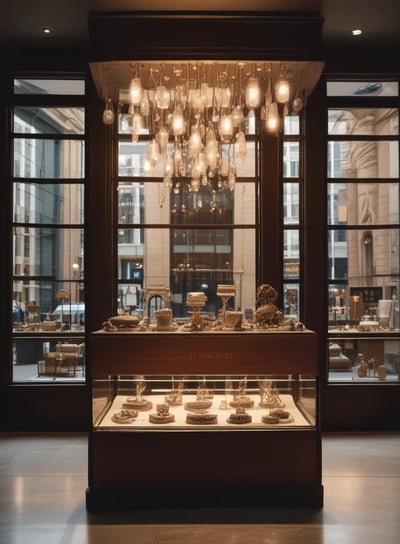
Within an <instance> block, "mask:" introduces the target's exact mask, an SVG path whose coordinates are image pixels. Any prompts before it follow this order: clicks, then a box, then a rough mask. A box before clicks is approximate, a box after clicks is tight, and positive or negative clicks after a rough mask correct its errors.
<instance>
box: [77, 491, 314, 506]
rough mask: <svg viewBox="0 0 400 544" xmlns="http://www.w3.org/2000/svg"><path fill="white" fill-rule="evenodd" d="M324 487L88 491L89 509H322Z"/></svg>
mask: <svg viewBox="0 0 400 544" xmlns="http://www.w3.org/2000/svg"><path fill="white" fill-rule="evenodd" d="M323 495H324V494H323V486H322V485H319V486H296V487H292V486H268V487H266V486H261V487H260V488H256V487H254V486H251V487H250V486H249V487H236V486H232V487H224V488H223V489H215V488H213V486H212V485H210V486H209V487H207V488H204V489H199V488H174V489H166V490H165V489H160V488H154V489H151V488H146V489H140V488H138V489H94V488H90V487H89V488H87V490H86V509H87V510H88V511H89V512H90V511H98V510H144V509H158V508H170V509H177V508H185V509H188V508H205V509H208V508H263V507H266V508H268V507H269V508H321V507H322V506H323Z"/></svg>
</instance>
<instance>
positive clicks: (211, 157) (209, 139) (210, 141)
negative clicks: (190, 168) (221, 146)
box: [206, 128, 218, 168]
mask: <svg viewBox="0 0 400 544" xmlns="http://www.w3.org/2000/svg"><path fill="white" fill-rule="evenodd" d="M206 155H207V162H208V165H209V166H210V168H215V167H216V166H217V162H218V142H217V138H216V136H215V132H214V129H213V128H210V129H209V130H208V132H207V136H206Z"/></svg>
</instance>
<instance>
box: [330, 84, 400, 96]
mask: <svg viewBox="0 0 400 544" xmlns="http://www.w3.org/2000/svg"><path fill="white" fill-rule="evenodd" d="M326 91H327V95H328V96H357V97H358V98H362V97H368V96H399V84H398V83H397V81H328V82H327V84H326Z"/></svg>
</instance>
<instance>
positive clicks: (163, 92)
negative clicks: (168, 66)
mask: <svg viewBox="0 0 400 544" xmlns="http://www.w3.org/2000/svg"><path fill="white" fill-rule="evenodd" d="M154 100H155V103H156V105H157V108H160V110H167V109H168V108H169V105H170V101H171V96H170V94H169V90H168V89H167V87H165V85H159V86H158V87H157V88H156V92H155V93H154Z"/></svg>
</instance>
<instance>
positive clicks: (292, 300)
mask: <svg viewBox="0 0 400 544" xmlns="http://www.w3.org/2000/svg"><path fill="white" fill-rule="evenodd" d="M283 289H284V295H283V312H284V315H285V317H286V318H288V319H295V320H296V321H298V320H299V316H300V308H299V304H300V300H299V295H300V285H299V284H298V283H285V284H284V286H283Z"/></svg>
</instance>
